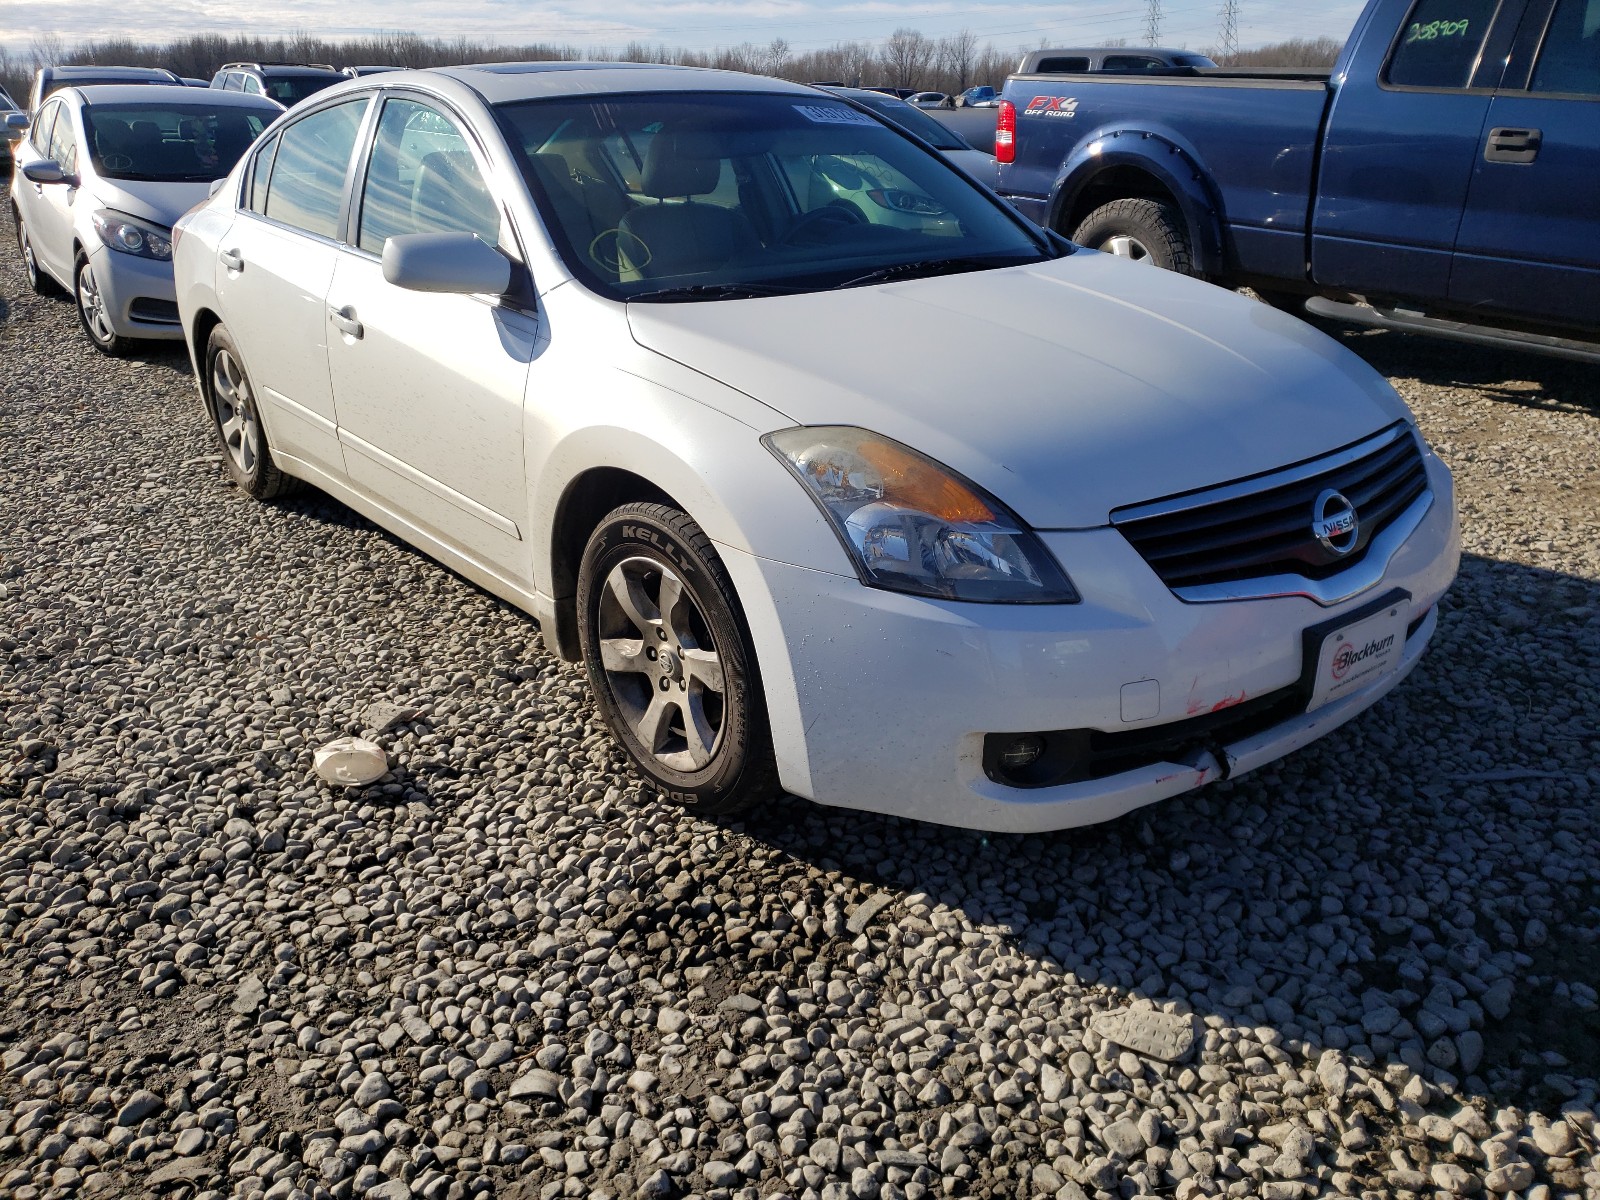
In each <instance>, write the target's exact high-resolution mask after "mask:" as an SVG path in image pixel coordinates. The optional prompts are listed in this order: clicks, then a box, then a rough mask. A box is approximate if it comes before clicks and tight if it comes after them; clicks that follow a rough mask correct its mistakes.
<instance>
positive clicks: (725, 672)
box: [578, 504, 777, 816]
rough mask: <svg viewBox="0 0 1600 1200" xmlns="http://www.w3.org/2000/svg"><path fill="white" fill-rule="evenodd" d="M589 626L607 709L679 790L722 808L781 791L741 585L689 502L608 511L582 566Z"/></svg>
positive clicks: (636, 754)
mask: <svg viewBox="0 0 1600 1200" xmlns="http://www.w3.org/2000/svg"><path fill="white" fill-rule="evenodd" d="M664 589H667V590H668V592H667V599H666V604H665V606H664V607H665V610H666V611H665V612H663V602H662V601H663V590H664ZM578 636H579V639H580V642H581V644H582V647H583V660H584V667H585V669H586V671H587V672H588V675H589V686H590V687H591V688H592V689H593V691H594V695H595V702H596V704H597V706H598V707H599V710H600V715H601V716H602V717H603V718H604V720H605V722H606V724H607V725H608V726H609V727H610V729H611V732H612V734H613V736H615V738H616V739H617V741H618V742H619V743H620V744H621V745H622V748H623V749H624V750H625V751H627V754H628V757H629V758H630V759H632V760H633V764H634V767H635V769H636V770H637V771H638V772H639V774H641V775H642V776H644V778H645V779H647V780H648V781H649V782H650V783H651V784H653V785H654V786H656V787H657V788H659V789H660V790H661V792H662V793H663V794H664V795H665V796H666V797H667V798H668V799H670V800H672V801H674V802H675V803H677V804H678V805H679V806H681V807H682V808H684V809H687V810H688V811H690V812H693V813H696V814H701V815H706V816H720V815H724V814H727V813H734V812H738V811H741V810H743V809H746V808H748V807H749V806H750V805H752V804H753V803H755V802H756V801H758V800H761V799H763V798H766V797H768V796H770V795H772V794H773V793H774V792H775V790H776V786H777V770H776V768H775V766H774V764H773V756H772V736H771V733H770V731H769V729H768V727H767V718H766V710H765V706H764V705H763V703H762V699H761V684H760V679H759V677H758V674H757V671H756V664H755V654H754V653H753V651H752V650H751V647H750V636H749V633H748V632H747V631H746V629H745V623H744V617H743V613H742V611H741V609H740V606H739V600H738V596H737V595H736V594H735V592H734V589H733V581H732V580H731V579H730V578H729V577H728V572H727V569H726V568H725V567H724V566H723V565H722V560H721V559H720V558H719V557H718V556H717V552H716V550H715V549H714V548H713V547H712V545H711V540H710V539H709V538H707V537H706V535H705V534H704V533H702V532H701V530H700V527H699V526H698V525H696V524H695V523H694V521H692V520H691V519H690V518H689V517H688V516H687V515H686V514H684V513H682V512H679V511H678V510H677V509H675V508H671V507H669V506H668V505H665V504H625V505H623V506H622V507H621V508H618V509H616V510H615V511H613V512H612V513H610V514H609V515H608V516H606V518H605V519H604V520H602V521H601V522H600V525H599V527H598V528H596V529H595V531H594V533H593V534H592V535H591V536H590V538H589V543H588V545H587V547H585V549H584V552H583V563H582V566H581V567H580V568H579V571H578Z"/></svg>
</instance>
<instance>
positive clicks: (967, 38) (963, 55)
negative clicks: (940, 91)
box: [938, 29, 978, 94]
mask: <svg viewBox="0 0 1600 1200" xmlns="http://www.w3.org/2000/svg"><path fill="white" fill-rule="evenodd" d="M938 59H939V73H940V75H941V76H942V78H941V79H940V82H941V83H942V84H944V85H945V87H944V90H945V91H947V92H950V93H952V94H953V93H957V92H964V91H966V90H967V85H968V83H969V82H970V81H971V79H972V67H973V64H974V63H975V62H977V59H978V35H977V34H975V33H973V32H972V30H970V29H963V30H962V31H961V32H960V33H952V34H951V35H950V36H949V37H944V38H940V39H939V54H938Z"/></svg>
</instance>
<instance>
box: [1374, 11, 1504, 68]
mask: <svg viewBox="0 0 1600 1200" xmlns="http://www.w3.org/2000/svg"><path fill="white" fill-rule="evenodd" d="M1498 7H1499V0H1418V3H1417V4H1416V6H1415V7H1414V8H1412V10H1411V16H1410V17H1409V18H1408V19H1407V21H1406V23H1405V24H1404V25H1402V26H1401V28H1400V39H1399V41H1398V43H1397V44H1396V45H1395V48H1394V52H1393V54H1392V55H1391V56H1390V59H1389V72H1388V76H1387V78H1388V81H1389V83H1390V84H1391V85H1392V86H1394V87H1420V88H1464V87H1466V86H1468V84H1470V83H1471V82H1472V72H1473V69H1474V68H1475V67H1476V66H1477V65H1478V55H1479V54H1480V53H1481V52H1482V50H1483V43H1484V39H1486V38H1487V37H1488V36H1489V26H1490V25H1491V24H1492V23H1493V21H1494V14H1495V10H1496V9H1497V8H1498Z"/></svg>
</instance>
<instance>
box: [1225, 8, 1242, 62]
mask: <svg viewBox="0 0 1600 1200" xmlns="http://www.w3.org/2000/svg"><path fill="white" fill-rule="evenodd" d="M1222 53H1223V55H1224V56H1225V57H1231V56H1233V55H1235V54H1237V53H1239V0H1223V2H1222Z"/></svg>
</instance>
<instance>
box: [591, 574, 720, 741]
mask: <svg viewBox="0 0 1600 1200" xmlns="http://www.w3.org/2000/svg"><path fill="white" fill-rule="evenodd" d="M597 625H598V632H599V635H600V637H599V641H600V663H601V668H602V669H603V670H604V672H605V676H606V681H607V683H608V684H609V685H610V691H611V694H612V695H613V696H614V697H615V698H616V703H617V708H618V710H619V712H620V714H621V716H622V718H623V719H624V720H625V721H626V722H627V723H628V727H629V729H630V730H631V731H632V733H633V735H634V737H635V738H636V739H637V740H638V742H639V745H640V746H641V747H643V748H644V750H645V751H646V752H647V753H648V754H650V755H651V756H652V757H653V758H654V759H655V760H656V761H657V762H658V763H660V764H661V765H662V766H664V767H666V768H668V769H669V770H673V771H679V772H690V771H698V770H701V769H702V768H704V767H705V766H706V764H707V763H709V762H710V761H711V759H712V757H713V756H714V755H715V754H716V752H717V749H718V747H719V745H720V744H721V742H722V737H723V732H724V725H725V721H726V716H727V706H726V689H727V684H726V681H725V679H724V677H723V672H722V660H721V658H720V657H719V656H718V654H717V648H716V645H715V643H714V641H713V640H712V638H711V633H710V629H709V626H708V625H707V622H706V618H705V614H704V613H703V612H701V610H700V606H699V605H698V604H697V603H696V601H695V599H694V595H693V593H692V592H691V591H690V590H689V589H688V588H687V587H686V586H685V585H684V583H683V580H682V579H680V578H679V576H678V575H677V573H676V572H674V571H673V569H672V568H671V567H670V566H668V565H667V564H665V563H663V562H659V561H657V560H656V559H654V558H650V557H646V556H643V555H639V556H635V557H632V558H626V559H624V560H623V561H622V562H620V563H618V564H617V565H616V566H614V567H613V568H612V569H611V571H610V573H609V574H608V575H607V576H606V578H605V582H604V584H603V585H602V586H601V591H600V599H599V613H598V621H597Z"/></svg>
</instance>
